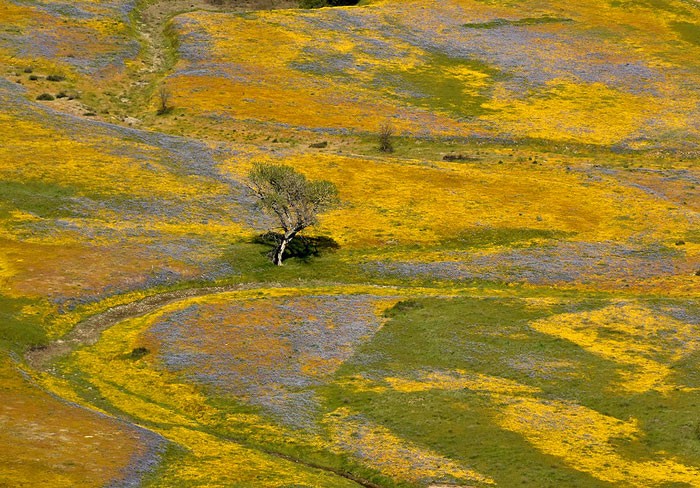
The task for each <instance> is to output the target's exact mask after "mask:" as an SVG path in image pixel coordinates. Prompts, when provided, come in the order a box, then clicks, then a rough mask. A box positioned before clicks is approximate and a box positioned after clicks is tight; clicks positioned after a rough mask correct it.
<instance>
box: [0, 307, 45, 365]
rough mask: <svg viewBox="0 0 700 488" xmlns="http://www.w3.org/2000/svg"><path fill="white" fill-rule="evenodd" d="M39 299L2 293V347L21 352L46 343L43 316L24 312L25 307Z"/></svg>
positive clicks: (0, 346)
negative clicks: (12, 296)
mask: <svg viewBox="0 0 700 488" xmlns="http://www.w3.org/2000/svg"><path fill="white" fill-rule="evenodd" d="M37 302H38V300H31V299H29V298H22V299H20V298H10V297H7V296H5V295H0V349H10V350H12V351H15V352H17V353H21V352H23V351H24V350H26V349H27V348H28V347H31V346H40V345H42V344H46V342H47V338H46V333H45V331H44V328H43V327H42V322H41V318H40V317H37V316H35V315H27V314H24V313H23V308H24V307H26V306H29V305H34V304H36V303H37Z"/></svg>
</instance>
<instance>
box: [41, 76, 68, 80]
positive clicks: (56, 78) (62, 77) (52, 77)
mask: <svg viewBox="0 0 700 488" xmlns="http://www.w3.org/2000/svg"><path fill="white" fill-rule="evenodd" d="M46 79H47V80H48V81H63V80H65V79H66V77H65V76H62V75H49V76H47V77H46Z"/></svg>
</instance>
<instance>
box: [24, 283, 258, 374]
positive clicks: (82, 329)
mask: <svg viewBox="0 0 700 488" xmlns="http://www.w3.org/2000/svg"><path fill="white" fill-rule="evenodd" d="M260 286H261V285H260V284H245V285H231V286H218V287H205V288H188V289H185V290H176V291H171V292H165V293H160V294H157V295H151V296H148V297H146V298H143V299H141V300H137V301H134V302H130V303H126V304H124V305H117V306H116V307H112V308H110V309H107V310H106V311H104V312H102V313H98V314H96V315H93V316H92V317H89V318H87V319H85V320H83V321H82V322H79V323H78V324H77V325H76V326H75V327H74V328H73V330H71V331H70V332H69V333H68V334H66V335H65V336H64V337H62V338H61V339H58V340H55V341H53V342H51V343H49V344H48V345H46V346H43V347H39V348H34V349H31V350H29V351H28V352H27V353H26V354H25V356H24V357H25V360H26V361H27V364H29V365H30V366H31V367H32V368H34V369H45V368H46V367H47V366H48V365H49V364H50V363H51V362H52V361H53V360H55V359H57V358H59V357H61V356H64V355H67V354H69V353H71V352H72V351H74V350H75V349H77V348H78V347H81V346H84V345H93V344H95V343H96V342H97V341H98V340H99V338H100V334H102V332H103V331H105V330H106V329H108V328H110V327H112V326H113V325H115V324H117V323H119V322H122V321H124V320H127V319H132V318H136V317H141V316H143V315H146V314H148V313H150V312H153V311H155V310H158V309H159V308H161V307H163V306H165V305H168V304H170V303H173V302H177V301H179V300H183V299H185V298H191V297H199V296H204V295H212V294H216V293H224V292H227V291H237V290H246V289H251V288H259V287H260Z"/></svg>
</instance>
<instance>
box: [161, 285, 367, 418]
mask: <svg viewBox="0 0 700 488" xmlns="http://www.w3.org/2000/svg"><path fill="white" fill-rule="evenodd" d="M376 303H377V299H376V298H374V297H371V296H366V295H362V296H311V297H300V298H279V299H268V300H248V301H243V302H230V303H220V304H217V303H211V304H207V305H192V306H190V307H188V308H186V309H184V310H181V311H178V312H175V313H171V314H168V315H166V316H165V317H163V318H161V319H160V320H159V321H158V322H157V323H156V324H155V325H154V326H153V327H152V328H151V329H150V331H149V334H150V335H152V336H154V338H155V339H156V340H158V341H160V342H161V344H162V345H161V347H160V350H159V351H160V352H159V354H160V355H161V360H162V362H163V364H164V365H165V366H166V367H167V368H168V369H169V370H171V371H176V372H179V373H182V374H183V375H185V376H186V377H189V378H190V379H191V380H193V381H196V382H198V383H202V384H204V385H207V386H209V387H211V388H212V389H213V390H214V391H215V392H216V393H217V394H227V395H233V396H235V397H237V398H239V399H242V400H243V401H246V402H249V403H251V404H253V405H258V406H260V407H262V408H263V410H264V411H266V412H267V413H269V414H271V415H273V416H275V417H276V418H278V419H280V420H281V421H282V422H284V423H286V424H288V425H291V426H295V427H303V428H309V429H310V428H313V426H314V418H315V415H316V412H317V408H318V401H317V399H316V397H315V394H314V387H316V386H319V385H322V384H323V383H324V381H326V380H327V379H328V378H329V377H330V376H331V375H332V373H333V372H334V371H335V370H336V368H337V367H338V366H339V365H340V364H341V363H342V362H343V361H345V360H346V359H347V358H349V357H350V356H351V355H352V353H353V350H354V348H355V347H356V346H357V345H358V344H360V343H361V342H362V341H364V340H366V339H367V338H369V337H371V336H372V335H373V334H374V333H375V332H376V331H377V329H378V328H379V326H380V323H381V322H380V319H379V318H378V317H377V316H376V314H375V312H374V307H375V304H376Z"/></svg>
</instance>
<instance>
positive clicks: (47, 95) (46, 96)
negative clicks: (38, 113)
mask: <svg viewBox="0 0 700 488" xmlns="http://www.w3.org/2000/svg"><path fill="white" fill-rule="evenodd" d="M36 99H37V100H45V101H51V100H55V98H54V96H53V95H51V94H50V93H42V94H41V95H39V96H38V97H36Z"/></svg>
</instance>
